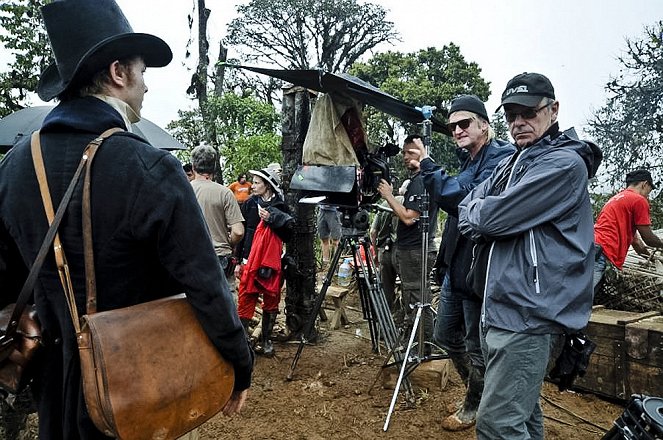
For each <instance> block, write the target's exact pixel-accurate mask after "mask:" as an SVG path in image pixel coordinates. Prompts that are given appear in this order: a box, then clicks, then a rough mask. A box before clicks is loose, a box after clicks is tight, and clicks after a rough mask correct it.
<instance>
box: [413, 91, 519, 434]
mask: <svg viewBox="0 0 663 440" xmlns="http://www.w3.org/2000/svg"><path fill="white" fill-rule="evenodd" d="M447 127H448V128H449V131H450V132H451V134H452V135H453V138H454V141H456V145H457V146H458V148H462V149H464V150H465V151H467V153H468V155H467V159H466V160H465V161H464V162H463V164H462V166H461V169H460V173H459V174H458V175H457V176H450V175H449V174H447V173H446V172H445V171H444V169H442V168H441V167H440V166H437V165H435V163H434V162H433V161H432V159H431V158H430V157H429V156H428V153H427V152H426V149H425V148H424V146H423V144H421V143H420V142H416V141H415V145H417V147H418V148H419V153H420V155H421V172H422V175H423V177H424V183H425V184H426V189H427V190H428V191H429V192H430V194H431V197H432V198H433V200H435V202H436V203H437V205H438V206H439V207H440V208H441V209H443V210H445V211H446V212H447V214H448V216H447V221H446V223H445V226H444V231H445V233H444V238H443V242H442V244H441V246H440V254H439V255H438V261H440V262H441V265H442V266H443V267H445V268H448V269H447V270H446V271H445V273H444V276H443V281H442V290H441V292H440V302H439V306H438V311H437V319H436V320H435V334H434V338H435V341H436V342H437V343H438V345H440V346H441V347H442V348H443V349H444V350H445V351H446V352H447V353H448V354H449V356H450V358H451V360H452V362H453V363H454V366H455V367H456V370H457V371H458V374H459V375H460V377H461V379H462V380H463V382H464V383H465V384H466V386H467V392H466V394H465V400H464V401H463V405H462V406H461V407H460V408H459V409H458V411H456V412H455V413H454V414H452V415H450V416H449V417H447V418H445V419H444V420H443V421H442V427H443V428H444V429H447V430H451V431H458V430H462V429H467V428H469V427H471V426H473V425H474V423H475V419H476V413H477V409H478V408H479V401H480V400H481V392H482V391H483V373H484V369H485V367H484V362H483V354H482V353H481V344H480V342H479V316H480V314H481V299H480V298H479V297H477V295H475V294H474V292H472V291H471V290H470V289H469V288H468V286H467V283H466V281H465V278H466V276H467V273H468V271H469V269H470V264H471V263H472V249H473V247H474V243H473V242H472V241H471V240H469V239H468V238H466V237H464V236H462V235H461V234H460V233H459V232H458V203H459V202H460V201H461V200H462V199H463V198H464V197H465V196H466V195H467V194H468V193H469V192H470V191H471V190H472V189H473V188H474V187H476V186H477V185H478V184H479V183H481V182H483V181H484V180H486V179H487V178H488V176H490V174H491V173H492V172H493V170H494V169H495V167H496V166H497V164H498V163H499V162H500V161H501V160H502V159H504V158H505V157H508V156H510V155H512V154H513V153H514V152H515V151H516V150H515V148H514V147H513V146H512V145H509V143H508V142H505V141H500V140H497V139H495V133H494V132H493V130H492V128H491V127H490V124H489V122H488V113H487V112H486V107H485V106H484V104H483V102H481V100H480V99H479V98H478V97H477V96H475V95H462V96H459V97H457V98H456V99H454V100H453V101H451V107H450V108H449V123H448V124H447Z"/></svg>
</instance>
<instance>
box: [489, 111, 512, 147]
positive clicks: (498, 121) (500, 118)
mask: <svg viewBox="0 0 663 440" xmlns="http://www.w3.org/2000/svg"><path fill="white" fill-rule="evenodd" d="M490 126H491V127H493V131H495V137H496V138H497V139H502V140H504V141H510V140H511V137H510V135H509V126H508V125H506V119H504V110H502V109H500V111H498V112H497V113H493V116H492V117H491V118H490Z"/></svg>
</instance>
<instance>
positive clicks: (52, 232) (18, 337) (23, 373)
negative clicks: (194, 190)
mask: <svg viewBox="0 0 663 440" xmlns="http://www.w3.org/2000/svg"><path fill="white" fill-rule="evenodd" d="M38 141H39V135H38V132H37V133H36V134H33V137H32V149H33V162H34V166H35V172H36V174H37V178H38V180H39V181H40V185H41V182H42V181H45V180H46V171H45V169H44V162H43V160H40V158H41V149H39V157H35V154H34V151H35V147H36V146H38ZM86 161H87V156H85V155H84V156H83V157H82V158H81V161H80V163H79V164H78V168H77V169H76V172H75V173H74V177H73V178H72V179H71V182H70V183H69V186H68V187H67V190H66V191H65V194H64V196H63V197H62V201H61V202H60V206H59V207H58V211H57V212H56V213H53V206H52V204H51V201H50V197H49V204H48V207H46V206H45V207H44V208H45V209H46V210H48V209H50V216H49V222H50V227H49V228H48V231H47V232H46V236H45V237H44V241H43V242H42V244H41V247H40V248H39V251H38V252H37V257H36V258H35V261H34V263H32V267H31V268H30V272H29V273H28V277H27V278H26V280H25V283H24V284H23V287H22V288H21V293H19V295H18V298H17V300H16V304H10V305H8V306H6V307H5V308H4V309H2V310H1V311H0V388H1V389H3V390H4V391H6V392H9V393H11V394H17V393H19V392H21V391H22V390H23V389H24V388H25V386H26V385H27V384H28V383H29V382H30V380H31V379H32V373H33V372H34V370H35V367H36V364H37V363H38V362H36V361H35V359H36V358H37V356H38V354H39V352H40V351H41V350H40V349H41V347H42V337H41V325H40V323H39V319H38V318H37V311H36V309H35V307H34V305H31V304H28V301H29V300H30V298H31V296H32V291H33V289H34V286H35V283H36V281H37V278H38V276H39V272H40V270H41V267H42V265H43V263H44V259H45V258H46V255H47V254H48V251H49V249H50V247H51V244H53V243H56V246H59V245H60V240H59V238H58V236H57V230H58V226H59V225H60V222H61V221H62V218H63V217H64V214H65V212H66V210H67V206H68V205H69V201H70V200H71V197H72V195H73V193H74V189H75V188H76V185H77V184H78V180H79V178H80V176H81V174H82V172H83V168H84V166H85V163H86Z"/></svg>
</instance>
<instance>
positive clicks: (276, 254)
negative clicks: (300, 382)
mask: <svg viewBox="0 0 663 440" xmlns="http://www.w3.org/2000/svg"><path fill="white" fill-rule="evenodd" d="M249 172H250V173H251V174H252V175H253V186H252V187H251V189H252V190H253V192H252V196H251V197H250V198H249V199H248V200H247V201H246V202H245V203H244V204H243V205H242V214H243V216H244V218H245V219H246V228H245V229H246V232H245V234H244V238H243V240H242V241H241V242H240V243H239V244H238V245H237V251H236V252H237V253H236V255H237V256H238V257H239V258H240V259H241V260H240V261H241V264H240V265H238V266H237V267H236V268H235V275H236V276H240V282H239V296H238V304H237V308H238V312H239V318H240V320H241V321H242V325H243V326H244V328H245V330H246V332H247V334H248V330H249V323H250V322H251V319H252V318H253V314H254V312H255V307H256V304H257V302H258V298H259V297H260V295H262V298H263V302H262V310H263V314H262V333H261V342H260V344H258V345H257V346H256V348H255V351H256V353H258V354H262V355H264V356H273V355H274V347H273V345H272V341H271V339H270V335H271V333H272V329H273V328H274V324H275V323H276V316H277V315H278V312H279V302H280V301H281V281H282V277H283V271H282V269H281V252H282V250H283V242H284V241H288V240H289V239H290V238H291V237H292V233H293V226H294V219H293V218H292V216H290V214H289V212H288V208H287V206H286V204H285V202H284V201H283V194H282V191H281V182H280V177H279V175H278V173H277V171H276V170H275V169H274V168H269V167H268V168H263V169H262V170H257V171H256V170H251V171H249Z"/></svg>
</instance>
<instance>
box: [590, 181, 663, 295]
mask: <svg viewBox="0 0 663 440" xmlns="http://www.w3.org/2000/svg"><path fill="white" fill-rule="evenodd" d="M654 189H656V185H654V181H653V180H652V177H651V173H650V172H649V171H647V170H644V169H638V170H635V171H631V172H630V173H628V174H627V175H626V189H624V190H622V191H621V192H619V193H617V194H615V195H614V196H613V197H612V198H611V199H610V200H608V202H607V203H606V204H605V206H604V207H603V209H602V210H601V212H600V214H599V216H598V218H597V219H596V224H595V225H594V243H595V246H596V256H595V264H594V294H596V293H597V292H598V291H599V289H600V288H601V284H602V283H601V281H602V280H603V275H604V274H605V269H606V265H607V262H610V263H612V265H613V266H615V267H616V268H617V269H619V270H621V269H622V266H623V265H624V260H625V259H626V253H627V252H628V248H629V246H633V249H634V250H635V251H636V252H637V253H638V254H641V255H645V256H649V251H648V250H647V247H646V246H645V245H647V246H651V247H655V248H663V241H662V240H661V239H660V238H658V237H657V236H656V235H655V234H654V233H653V232H652V229H651V218H650V214H649V201H648V197H649V193H650V192H651V191H652V190H654ZM636 231H637V232H638V233H639V234H640V237H642V240H640V238H638V235H637V234H636ZM643 241H644V243H643Z"/></svg>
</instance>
